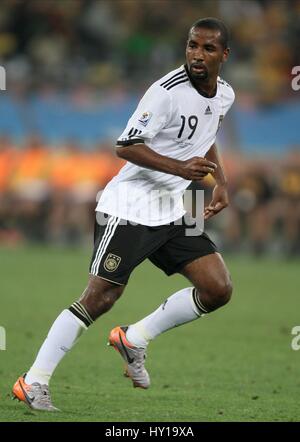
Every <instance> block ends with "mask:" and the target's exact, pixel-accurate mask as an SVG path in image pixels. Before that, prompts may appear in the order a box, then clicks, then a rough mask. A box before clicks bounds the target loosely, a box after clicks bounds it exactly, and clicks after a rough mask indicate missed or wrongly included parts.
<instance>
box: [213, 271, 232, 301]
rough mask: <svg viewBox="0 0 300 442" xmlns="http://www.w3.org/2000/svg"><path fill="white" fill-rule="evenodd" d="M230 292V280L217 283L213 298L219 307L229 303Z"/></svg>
mask: <svg viewBox="0 0 300 442" xmlns="http://www.w3.org/2000/svg"><path fill="white" fill-rule="evenodd" d="M232 291H233V286H232V282H231V279H230V278H226V279H225V280H222V281H219V282H218V284H217V286H216V291H215V296H216V298H217V301H218V304H219V306H220V307H221V306H222V305H225V304H227V303H228V302H229V301H230V299H231V295H232Z"/></svg>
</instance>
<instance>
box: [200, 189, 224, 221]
mask: <svg viewBox="0 0 300 442" xmlns="http://www.w3.org/2000/svg"><path fill="white" fill-rule="evenodd" d="M228 203H229V198H228V191H227V186H226V185H220V184H216V186H215V187H214V190H213V193H212V201H211V202H210V204H209V205H208V206H207V207H205V209H204V219H205V220H206V219H209V218H211V217H212V216H214V215H216V214H217V213H219V212H221V210H223V209H225V207H227V206H228Z"/></svg>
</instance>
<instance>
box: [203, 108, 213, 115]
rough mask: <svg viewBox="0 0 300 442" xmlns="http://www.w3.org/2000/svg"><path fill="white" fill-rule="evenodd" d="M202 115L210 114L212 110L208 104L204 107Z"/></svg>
mask: <svg viewBox="0 0 300 442" xmlns="http://www.w3.org/2000/svg"><path fill="white" fill-rule="evenodd" d="M204 115H212V111H211V110H210V107H209V106H207V108H206V110H205V112H204Z"/></svg>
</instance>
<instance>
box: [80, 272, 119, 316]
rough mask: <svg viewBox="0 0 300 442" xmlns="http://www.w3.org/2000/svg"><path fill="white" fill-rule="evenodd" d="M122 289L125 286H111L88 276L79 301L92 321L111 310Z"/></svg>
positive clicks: (99, 279) (103, 280)
mask: <svg viewBox="0 0 300 442" xmlns="http://www.w3.org/2000/svg"><path fill="white" fill-rule="evenodd" d="M124 288H125V286H121V285H117V284H113V283H111V282H108V281H106V280H105V279H102V278H100V277H98V276H93V275H90V279H89V283H88V286H87V288H86V289H85V291H84V292H83V294H82V296H81V298H80V300H79V301H80V304H82V305H83V306H84V308H85V309H86V310H87V311H88V312H89V314H90V316H91V317H92V319H93V321H94V320H96V319H97V318H98V317H99V316H101V315H103V314H104V313H106V312H108V311H109V310H110V309H111V308H112V306H113V305H114V303H115V302H116V301H117V300H118V299H119V297H120V296H121V295H122V293H123V291H124Z"/></svg>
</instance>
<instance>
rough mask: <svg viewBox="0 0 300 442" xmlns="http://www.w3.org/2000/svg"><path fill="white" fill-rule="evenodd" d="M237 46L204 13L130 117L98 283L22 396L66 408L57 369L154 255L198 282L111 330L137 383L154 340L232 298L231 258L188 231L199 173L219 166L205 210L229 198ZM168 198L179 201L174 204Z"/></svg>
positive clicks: (19, 391) (98, 253)
mask: <svg viewBox="0 0 300 442" xmlns="http://www.w3.org/2000/svg"><path fill="white" fill-rule="evenodd" d="M228 55H229V48H228V31H227V29H226V27H225V25H224V24H223V23H222V22H221V21H219V20H217V19H215V18H205V19H201V20H199V21H197V22H196V23H195V24H194V25H193V26H192V27H191V29H190V31H189V35H188V41H187V46H186V64H185V65H183V66H181V67H179V68H177V69H175V70H174V71H172V72H170V73H168V74H167V75H165V76H164V77H162V78H161V79H159V80H158V81H156V82H155V83H154V84H153V85H152V86H151V87H150V88H149V89H148V90H147V92H146V93H145V95H144V96H143V98H142V99H141V101H140V103H139V105H138V107H137V109H136V111H135V112H134V114H133V115H132V117H131V118H130V119H129V122H128V124H127V127H126V128H125V130H124V132H123V133H122V135H121V136H120V138H119V139H118V141H117V146H116V152H117V155H118V156H119V157H121V158H123V159H125V160H127V163H126V164H125V166H124V167H123V168H122V169H121V171H120V172H119V173H118V175H116V176H115V177H114V178H113V179H112V180H111V181H110V182H109V183H108V185H107V186H106V188H105V190H104V192H103V194H102V196H101V198H100V201H99V203H98V206H97V209H96V210H97V219H98V222H97V223H96V224H95V244H94V252H93V256H92V260H91V265H90V275H89V282H88V285H87V287H86V289H85V290H84V292H83V294H82V296H81V297H80V299H79V300H78V301H75V302H74V303H73V304H72V305H71V306H70V307H69V308H68V309H66V310H64V311H63V312H62V313H61V314H60V315H59V316H58V318H57V319H56V321H55V322H54V324H53V325H52V327H51V329H50V331H49V333H48V336H47V338H46V340H45V341H44V343H43V345H42V347H41V349H40V351H39V353H38V355H37V357H36V360H35V361H34V363H33V365H32V367H31V368H30V370H29V371H28V372H27V374H24V375H23V376H21V377H20V378H19V379H18V380H17V381H16V383H15V385H14V387H13V395H14V396H15V397H16V398H18V399H19V400H21V401H24V402H25V403H26V404H27V405H29V406H30V407H31V408H33V409H36V410H49V411H54V410H57V409H56V408H55V407H54V406H53V405H52V402H51V398H50V394H49V388H48V384H49V381H50V378H51V376H52V374H53V372H54V370H55V368H56V367H57V365H58V364H59V362H60V361H61V359H62V358H63V356H64V355H65V354H66V352H67V351H69V350H70V349H71V348H72V346H73V345H74V343H75V342H76V341H77V339H78V338H79V336H80V335H81V334H82V332H83V331H84V330H86V329H87V328H88V327H89V326H90V325H92V324H93V322H94V321H95V320H96V319H97V318H98V317H99V316H101V315H102V314H103V313H106V312H107V311H108V310H110V309H111V308H112V306H113V305H114V303H115V302H116V301H117V299H118V298H119V297H120V296H121V295H122V293H123V291H124V289H125V287H126V284H127V282H128V279H129V277H130V274H131V272H132V271H133V269H134V268H135V267H136V266H137V265H138V264H140V263H141V262H142V261H144V260H145V259H146V258H149V259H150V261H151V262H152V263H153V264H154V265H156V266H157V267H159V268H160V269H162V270H163V271H164V272H165V273H166V274H167V275H171V274H173V273H175V272H178V273H181V274H182V275H184V276H185V277H186V278H187V280H188V281H189V282H190V284H191V285H192V286H191V287H187V288H185V289H183V290H179V291H177V292H176V293H174V294H172V295H171V296H169V297H168V298H167V300H166V301H165V302H164V303H163V304H162V305H161V306H160V307H158V309H157V310H156V311H154V312H153V313H151V314H150V315H149V316H147V317H145V318H143V319H142V320H140V321H138V322H137V323H135V324H132V325H129V326H118V327H116V328H114V329H113V330H112V331H111V332H110V335H109V343H110V345H112V346H113V347H114V348H115V349H117V350H118V351H119V353H120V354H121V356H122V358H123V359H124V360H125V363H126V366H127V369H126V372H127V375H128V376H129V377H130V378H131V379H132V382H133V385H134V386H135V387H141V388H148V387H149V386H150V378H149V374H148V372H147V370H146V368H145V366H144V362H145V357H146V349H147V346H148V344H149V342H150V341H151V340H153V339H154V338H156V337H157V336H159V335H160V334H161V333H163V332H165V331H167V330H169V329H172V328H173V327H175V326H179V325H181V324H185V323H187V322H190V321H193V320H195V319H197V318H200V317H201V316H202V315H204V314H207V313H210V312H212V311H213V310H216V309H217V308H219V307H221V306H223V305H224V304H226V303H227V302H228V301H229V299H230V296H231V292H232V284H231V278H230V275H229V272H228V270H227V268H226V266H225V263H224V261H223V259H222V257H221V255H220V253H219V252H218V250H217V247H216V246H215V244H214V243H213V242H212V241H211V240H210V238H209V237H208V236H207V235H206V234H205V233H204V232H202V231H199V234H198V235H197V236H189V235H187V234H186V230H187V224H188V222H187V218H186V217H185V211H184V208H183V201H182V195H183V193H184V191H185V189H186V188H187V187H188V185H189V184H190V183H191V181H199V180H202V179H203V178H204V177H205V176H206V175H207V174H209V173H210V174H212V176H213V177H214V179H215V187H214V189H213V194H212V200H211V202H210V204H209V205H208V206H207V207H206V208H205V209H204V219H206V220H207V219H209V218H211V217H212V216H214V215H216V214H217V213H219V212H220V211H221V210H222V209H224V208H225V207H226V206H227V205H228V193H227V183H226V177H225V174H224V171H223V168H222V165H221V162H220V159H219V155H218V151H217V147H216V144H215V140H216V133H217V130H218V128H219V125H220V122H221V121H222V119H223V118H224V116H225V114H226V113H227V111H228V110H229V108H230V107H231V105H232V103H233V101H234V92H233V90H232V88H231V86H229V85H228V84H227V83H226V82H225V81H223V80H222V79H221V78H220V77H219V71H220V68H221V65H222V63H223V62H225V61H226V60H227V58H228ZM145 69H147V60H145ZM165 197H167V199H168V201H169V203H170V204H164V198H165ZM149 207H150V210H149ZM104 214H105V215H104ZM105 218H106V222H105V223H104V222H103V220H104V219H105ZM124 220H125V222H124ZM178 220H179V221H181V222H178Z"/></svg>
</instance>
